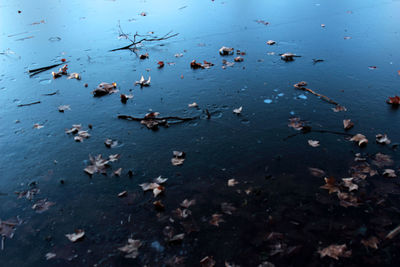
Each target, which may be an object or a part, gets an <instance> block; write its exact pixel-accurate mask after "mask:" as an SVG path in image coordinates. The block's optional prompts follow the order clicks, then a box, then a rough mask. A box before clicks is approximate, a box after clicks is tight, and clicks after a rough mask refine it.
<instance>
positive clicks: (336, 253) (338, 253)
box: [318, 244, 351, 260]
mask: <svg viewBox="0 0 400 267" xmlns="http://www.w3.org/2000/svg"><path fill="white" fill-rule="evenodd" d="M318 253H319V254H320V256H321V258H323V257H325V256H328V257H331V258H333V259H335V260H339V257H341V258H349V257H350V256H351V250H347V246H346V244H343V245H330V246H329V247H326V248H324V249H322V250H318Z"/></svg>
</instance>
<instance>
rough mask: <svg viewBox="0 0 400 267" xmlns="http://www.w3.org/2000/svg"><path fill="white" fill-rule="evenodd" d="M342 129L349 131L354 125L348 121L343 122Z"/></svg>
mask: <svg viewBox="0 0 400 267" xmlns="http://www.w3.org/2000/svg"><path fill="white" fill-rule="evenodd" d="M343 127H344V129H345V130H349V129H351V128H353V127H354V123H353V122H352V121H351V120H350V119H346V120H343Z"/></svg>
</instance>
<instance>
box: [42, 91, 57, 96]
mask: <svg viewBox="0 0 400 267" xmlns="http://www.w3.org/2000/svg"><path fill="white" fill-rule="evenodd" d="M57 93H58V90H57V91H55V92H53V93H49V94H43V95H44V96H52V95H56V94H57Z"/></svg>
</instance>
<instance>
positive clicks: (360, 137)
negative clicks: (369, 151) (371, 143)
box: [350, 134, 368, 146]
mask: <svg viewBox="0 0 400 267" xmlns="http://www.w3.org/2000/svg"><path fill="white" fill-rule="evenodd" d="M350 141H353V142H356V143H357V144H358V146H363V145H366V144H368V139H367V138H366V137H365V135H362V134H356V135H354V136H353V137H352V138H351V139H350Z"/></svg>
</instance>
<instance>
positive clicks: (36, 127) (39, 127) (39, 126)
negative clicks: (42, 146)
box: [33, 123, 44, 129]
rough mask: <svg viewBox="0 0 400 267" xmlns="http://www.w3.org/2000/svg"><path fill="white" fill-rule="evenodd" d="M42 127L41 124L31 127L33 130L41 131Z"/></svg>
mask: <svg viewBox="0 0 400 267" xmlns="http://www.w3.org/2000/svg"><path fill="white" fill-rule="evenodd" d="M43 127H44V126H43V125H41V124H39V123H35V124H34V125H33V128H34V129H42V128H43Z"/></svg>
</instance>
